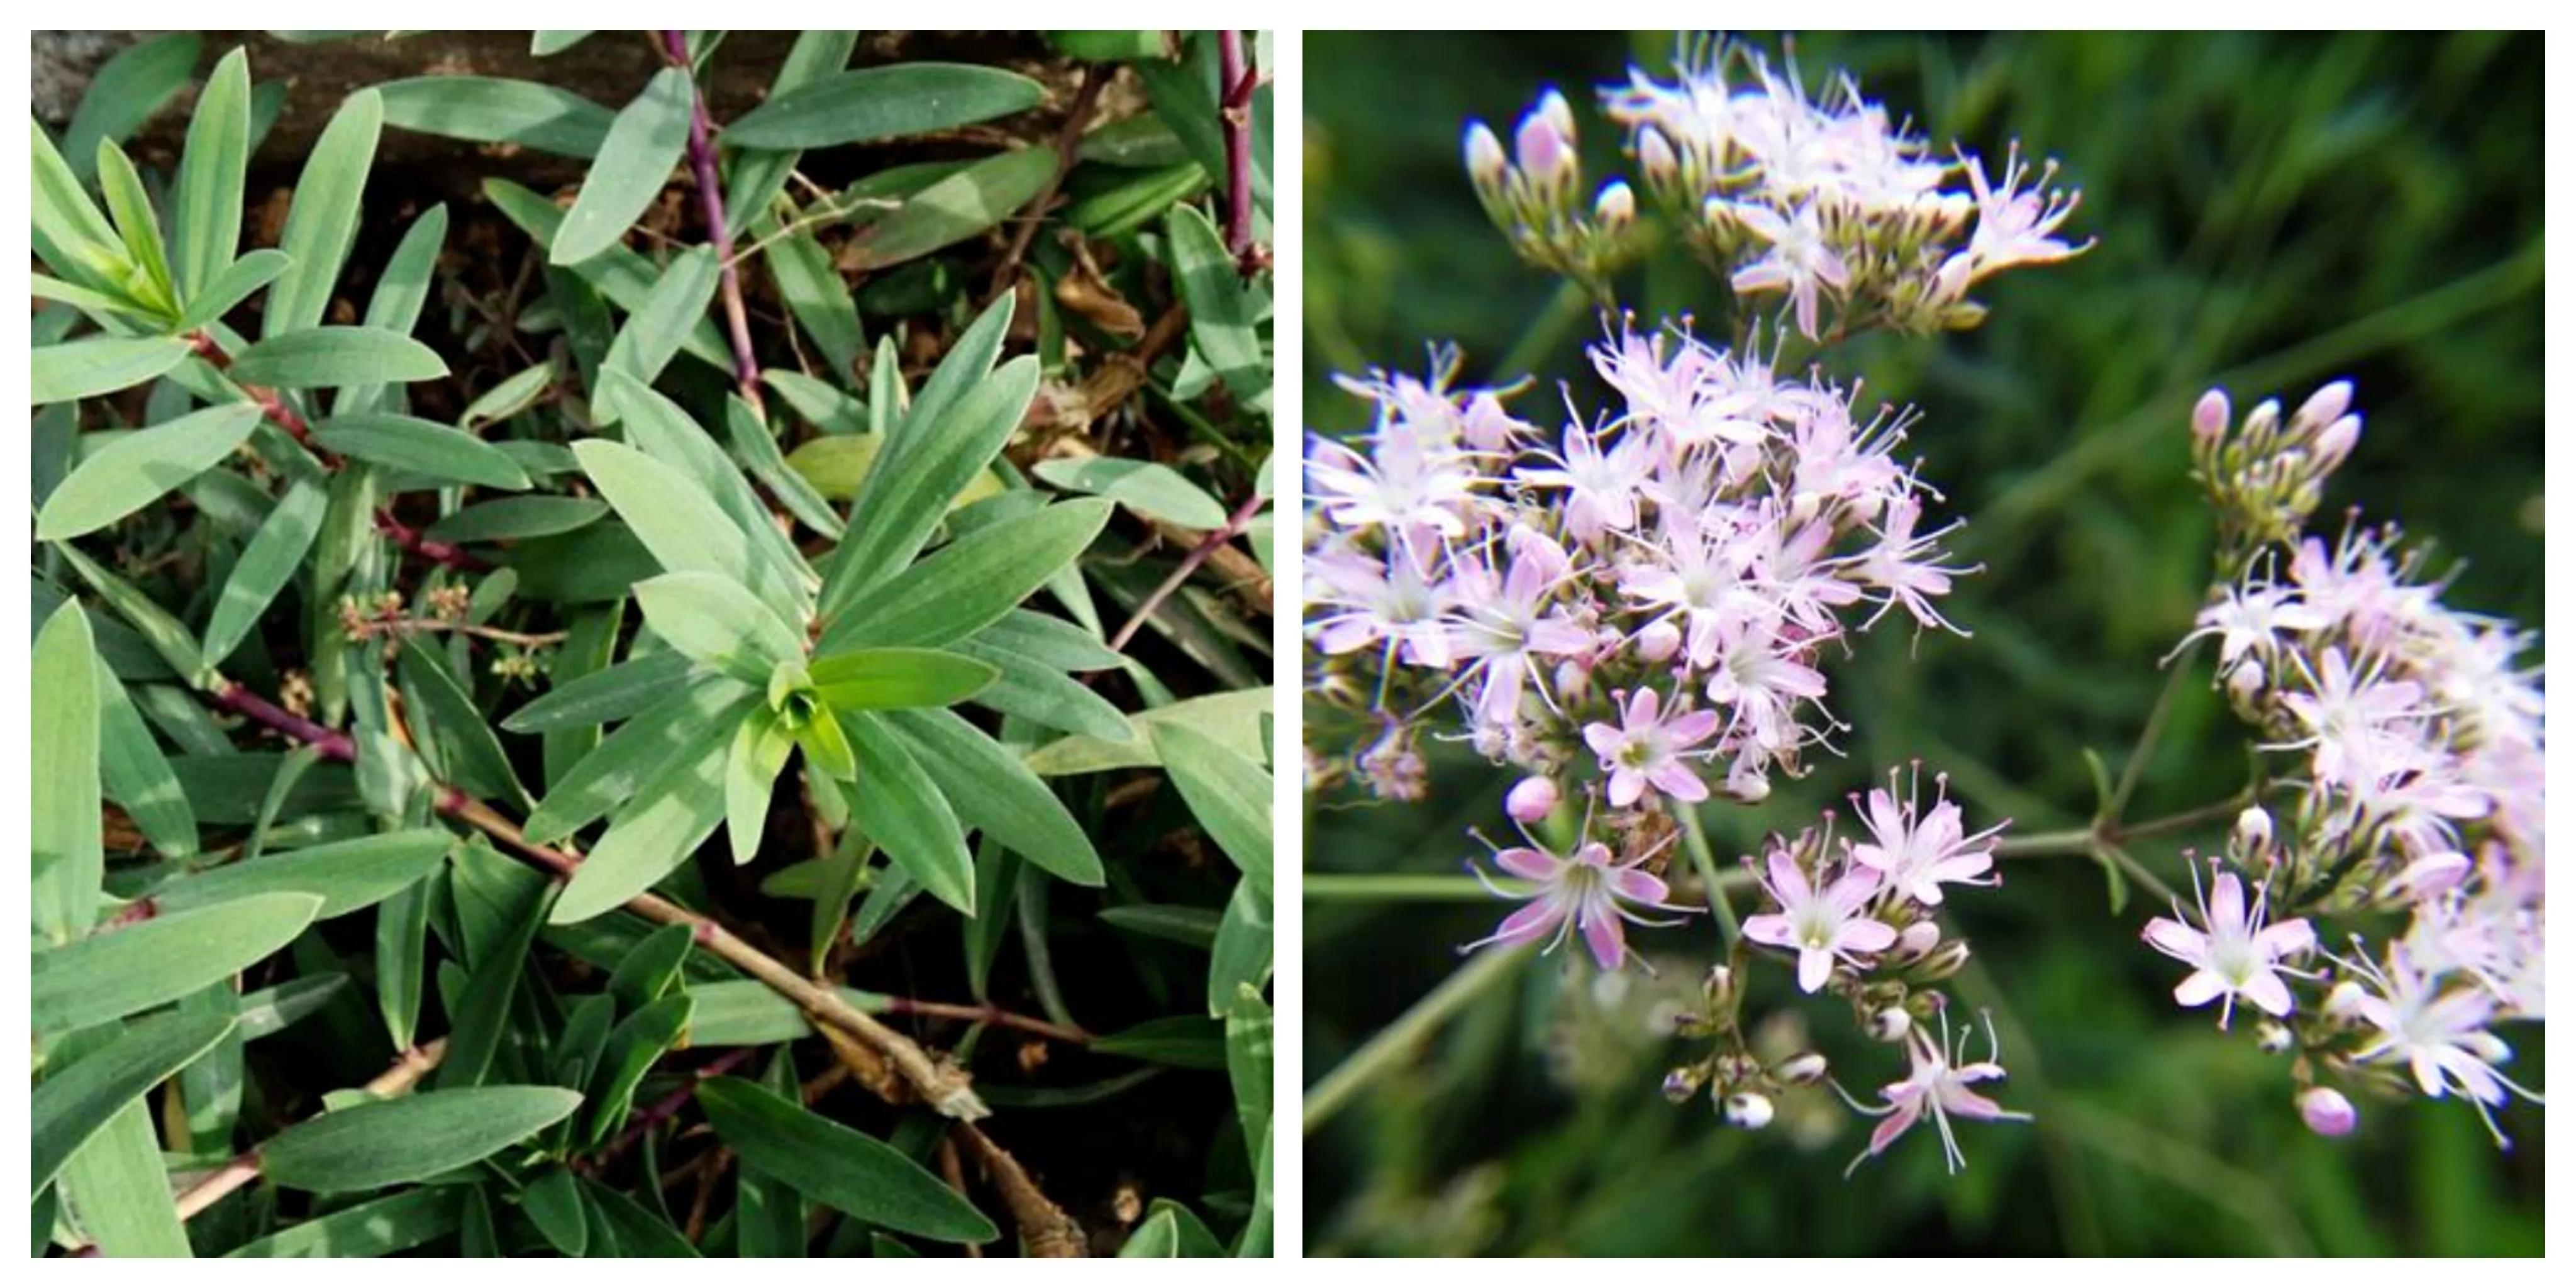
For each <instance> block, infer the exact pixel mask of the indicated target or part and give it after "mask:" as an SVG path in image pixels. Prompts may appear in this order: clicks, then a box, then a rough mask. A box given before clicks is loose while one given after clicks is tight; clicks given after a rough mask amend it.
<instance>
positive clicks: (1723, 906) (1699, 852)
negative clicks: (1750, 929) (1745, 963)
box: [1674, 805, 1744, 948]
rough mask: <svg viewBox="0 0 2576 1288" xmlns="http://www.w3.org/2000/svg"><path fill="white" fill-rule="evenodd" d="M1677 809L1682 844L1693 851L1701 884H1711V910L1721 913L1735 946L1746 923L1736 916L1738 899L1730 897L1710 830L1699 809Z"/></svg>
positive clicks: (1729, 942) (1722, 925) (1728, 941)
mask: <svg viewBox="0 0 2576 1288" xmlns="http://www.w3.org/2000/svg"><path fill="white" fill-rule="evenodd" d="M1674 812H1675V813H1678V814H1680V815H1681V820H1682V844H1683V845H1684V846H1686V847H1688V849H1689V850H1690V860H1691V866H1692V867H1694V868H1697V869H1698V870H1699V879H1700V883H1701V884H1702V885H1705V886H1707V887H1708V907H1709V911H1711V912H1714V913H1716V914H1717V925H1718V928H1719V929H1720V930H1721V931H1723V932H1724V933H1725V936H1726V946H1727V947H1728V948H1733V947H1735V945H1736V944H1738V943H1740V942H1742V940H1743V939H1744V925H1743V923H1742V922H1739V921H1737V920H1736V919H1735V901H1734V900H1732V899H1729V898H1727V897H1726V881H1725V879H1724V878H1723V877H1722V876H1721V875H1720V874H1719V872H1718V870H1717V856H1716V855H1714V854H1711V853H1710V852H1709V848H1708V832H1707V830H1706V829H1705V828H1703V827H1702V826H1701V825H1700V821H1699V811H1698V810H1697V809H1694V808H1692V807H1691V806H1688V805H1684V806H1682V807H1681V808H1680V809H1678V810H1676V811H1674Z"/></svg>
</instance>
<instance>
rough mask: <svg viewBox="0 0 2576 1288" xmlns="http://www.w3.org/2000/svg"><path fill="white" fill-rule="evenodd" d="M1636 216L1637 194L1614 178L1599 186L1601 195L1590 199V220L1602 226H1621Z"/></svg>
mask: <svg viewBox="0 0 2576 1288" xmlns="http://www.w3.org/2000/svg"><path fill="white" fill-rule="evenodd" d="M1636 217H1637V194H1635V193H1633V192H1630V191H1628V185H1627V184H1624V183H1621V182H1619V181H1618V180H1616V179H1613V180H1611V181H1610V182H1608V183H1606V184H1603V185H1602V186H1601V195H1600V196H1598V197H1595V198H1593V199H1592V220H1593V222H1594V223H1597V224H1600V225H1601V226H1602V227H1604V228H1623V227H1626V226H1627V224H1628V222H1629V221H1630V220H1632V219H1635V218H1636Z"/></svg>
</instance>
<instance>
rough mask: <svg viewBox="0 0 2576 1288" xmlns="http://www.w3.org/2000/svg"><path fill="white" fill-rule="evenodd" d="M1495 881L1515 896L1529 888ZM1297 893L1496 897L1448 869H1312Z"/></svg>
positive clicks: (1330, 899) (1417, 898)
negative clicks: (1349, 871) (1391, 870)
mask: <svg viewBox="0 0 2576 1288" xmlns="http://www.w3.org/2000/svg"><path fill="white" fill-rule="evenodd" d="M1494 884H1495V885H1497V886H1500V887H1501V888H1502V889H1503V890H1504V891H1505V892H1506V893H1509V894H1515V895H1517V894H1522V893H1525V892H1527V891H1528V890H1529V888H1530V886H1529V883H1528V882H1526V881H1516V880H1513V879H1511V878H1509V877H1505V878H1500V879H1497V880H1496V881H1495V882H1494ZM1298 893H1300V894H1301V895H1303V896H1304V897H1305V899H1306V901H1307V902H1309V903H1317V902H1322V903H1475V902H1478V901H1481V900H1486V899H1491V898H1493V897H1494V896H1493V892H1492V891H1490V890H1487V889H1486V888H1485V886H1484V883H1483V882H1481V881H1478V880H1477V879H1476V878H1474V877H1471V876H1465V875H1459V876H1451V875H1449V874H1448V873H1445V872H1387V873H1375V872H1372V873H1356V874H1347V873H1322V872H1309V873H1307V874H1306V875H1305V876H1304V877H1302V878H1300V879H1299V881H1298Z"/></svg>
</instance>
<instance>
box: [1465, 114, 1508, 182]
mask: <svg viewBox="0 0 2576 1288" xmlns="http://www.w3.org/2000/svg"><path fill="white" fill-rule="evenodd" d="M1510 167H1511V159H1510V158H1508V157H1506V156H1504V155H1503V141H1502V140H1501V139H1499V138H1496V137H1494V129H1493V127H1492V126H1490V125H1487V124H1485V123H1484V122H1483V121H1472V122H1469V123H1468V126H1467V175H1468V177H1469V178H1472V179H1474V180H1475V181H1476V183H1477V184H1478V186H1480V187H1481V186H1488V185H1492V184H1496V183H1500V182H1502V178H1503V171H1505V170H1507V169H1509V168H1510Z"/></svg>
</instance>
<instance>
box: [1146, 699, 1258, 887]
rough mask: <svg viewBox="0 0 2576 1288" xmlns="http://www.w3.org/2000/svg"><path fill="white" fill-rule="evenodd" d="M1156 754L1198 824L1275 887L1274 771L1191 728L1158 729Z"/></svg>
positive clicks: (1240, 865)
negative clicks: (1272, 854) (1272, 860)
mask: <svg viewBox="0 0 2576 1288" xmlns="http://www.w3.org/2000/svg"><path fill="white" fill-rule="evenodd" d="M1153 738H1154V752H1155V754H1156V755H1158V756H1160V757H1162V760H1163V768H1164V769H1165V770H1166V771H1167V772H1169V773H1170V774H1171V776H1172V782H1173V784H1174V785H1175V786H1177V787H1179V788H1180V789H1181V798H1182V799H1184V800H1186V801H1188V802H1189V803H1190V812H1191V813H1192V814H1195V815H1197V816H1198V820H1199V826H1201V827H1204V828H1206V829H1207V833H1208V836H1209V837H1210V838H1211V839H1213V840H1214V841H1215V842H1216V843H1217V845H1218V846H1219V847H1220V848H1222V849H1223V850H1224V851H1225V852H1226V855H1227V856H1228V857H1230V858H1232V859H1233V860H1234V864H1235V866H1236V867H1238V868H1241V869H1243V875H1245V876H1246V877H1249V878H1251V879H1252V881H1253V882H1254V883H1255V884H1256V885H1258V886H1259V888H1260V889H1261V890H1262V891H1264V892H1265V893H1266V892H1267V891H1268V890H1269V889H1270V792H1271V779H1270V772H1269V771H1268V770H1266V769H1263V768H1262V767H1261V766H1260V764H1259V763H1257V762H1255V761H1253V760H1252V759H1251V758H1249V757H1247V756H1244V755H1243V754H1241V753H1239V752H1237V751H1235V750H1234V749H1233V748H1231V747H1228V746H1226V745H1225V744H1224V743H1222V742H1220V741H1218V740H1217V739H1215V738H1213V737H1211V736H1209V735H1208V734H1206V733H1203V732H1201V731H1199V730H1198V729H1196V728H1193V727H1191V726H1189V725H1186V724H1177V723H1169V722H1167V723H1162V724H1157V725H1156V726H1154V730H1153Z"/></svg>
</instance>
